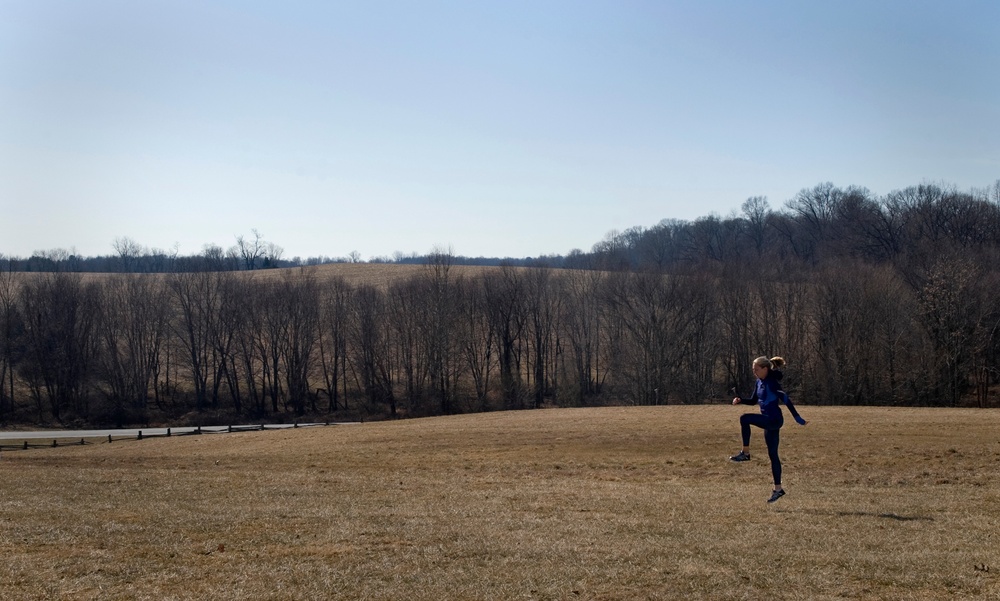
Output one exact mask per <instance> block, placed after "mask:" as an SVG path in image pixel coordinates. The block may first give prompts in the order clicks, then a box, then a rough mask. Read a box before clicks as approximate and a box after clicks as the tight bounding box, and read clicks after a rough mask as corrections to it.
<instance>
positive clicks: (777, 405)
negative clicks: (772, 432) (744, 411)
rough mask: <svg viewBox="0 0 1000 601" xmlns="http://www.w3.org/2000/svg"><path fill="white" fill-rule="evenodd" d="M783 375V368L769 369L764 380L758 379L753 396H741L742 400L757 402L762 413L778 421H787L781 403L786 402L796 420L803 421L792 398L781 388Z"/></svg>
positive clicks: (747, 402)
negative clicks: (745, 397)
mask: <svg viewBox="0 0 1000 601" xmlns="http://www.w3.org/2000/svg"><path fill="white" fill-rule="evenodd" d="M782 375H784V374H782V373H781V370H778V369H771V370H768V373H767V376H766V377H765V378H764V379H763V380H761V379H758V380H757V385H756V387H755V388H754V392H753V396H752V397H750V398H748V399H744V398H741V399H740V402H742V403H746V404H753V403H757V405H759V406H760V412H761V413H762V414H764V415H765V416H767V417H768V418H770V419H772V420H774V421H776V422H778V423H784V421H785V417H784V415H783V414H782V413H781V403H784V404H785V406H786V407H788V410H789V411H790V412H791V414H792V416H793V417H795V420H796V421H801V419H802V418H801V417H800V416H799V412H798V411H796V410H795V405H793V404H792V400H791V399H790V398H788V395H787V394H786V393H785V391H784V390H783V389H782V388H781V377H782Z"/></svg>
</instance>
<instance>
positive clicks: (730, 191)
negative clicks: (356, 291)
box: [0, 0, 1000, 260]
mask: <svg viewBox="0 0 1000 601" xmlns="http://www.w3.org/2000/svg"><path fill="white" fill-rule="evenodd" d="M997 23H1000V2H996V1H995V0H991V1H985V0H968V1H963V0H957V1H953V2H930V1H920V0H915V1H905V2H904V1H896V0H893V1H878V0H865V1H857V0H846V1H843V2H808V1H807V2H802V1H778V0H760V1H755V2H750V1H735V0H732V1H704V2H700V1H668V0H664V1H661V2H653V1H627V0H617V1H607V2H598V1H589V0H580V1H572V2H571V1H546V0H537V1H532V2H522V1H516V0H515V1H510V2H470V1H466V2H448V1H430V2H391V1H390V2H382V1H373V2H357V3H343V2H308V1H297V0H290V1H286V2H268V1H256V2H237V1H218V0H205V1H198V2H194V1H189V0H175V1H170V2H166V1H159V0H152V1H143V2H126V1H121V0H117V1H112V0H93V1H86V2H84V1H52V0H33V1H23V0H0V224H2V227H0V254H3V255H7V256H19V257H28V256H30V255H31V254H32V253H34V252H35V251H40V250H41V251H45V250H51V249H57V248H59V249H66V250H69V251H72V252H74V253H76V254H79V255H83V256H97V255H109V254H113V253H114V250H113V247H112V244H113V242H114V240H115V239H116V238H121V237H128V238H130V239H132V240H134V241H136V242H138V243H139V244H141V245H143V246H145V247H148V248H151V249H160V250H166V251H169V250H172V249H176V250H177V251H178V252H179V253H180V254H182V255H193V254H198V253H199V252H201V249H202V247H203V246H204V245H206V244H214V245H218V246H222V247H223V248H228V247H230V246H232V245H233V244H234V243H235V239H236V236H238V235H244V236H249V235H250V234H251V231H252V230H257V231H258V232H259V233H260V234H261V235H262V236H263V238H264V240H266V241H268V242H273V243H275V244H277V245H279V246H281V247H282V248H283V249H284V258H286V259H290V258H293V257H301V258H302V259H305V258H307V257H320V256H326V257H343V256H347V255H348V254H350V253H352V252H357V253H358V254H359V255H360V256H361V258H362V259H365V260H367V259H369V258H372V257H391V256H392V255H393V254H394V253H396V252H402V253H404V254H410V253H418V254H424V253H427V252H430V251H431V250H433V249H435V248H439V249H440V248H450V249H451V251H452V252H453V253H455V254H456V255H462V256H468V257H475V256H496V257H531V256H540V255H555V254H566V253H568V252H570V251H571V250H573V249H580V250H583V251H589V250H590V249H591V247H592V246H593V244H594V243H596V242H599V241H600V240H602V239H603V238H604V237H605V235H606V234H607V233H608V232H609V231H612V230H619V231H621V230H625V229H628V228H630V227H633V226H641V227H652V226H654V225H656V224H657V223H658V222H660V221H661V220H663V219H682V220H689V221H691V220H695V219H697V218H699V217H705V216H708V215H710V214H716V215H719V216H727V215H729V214H732V213H734V212H738V211H739V210H740V206H741V204H742V203H743V202H744V201H745V200H746V199H747V198H749V197H751V196H766V197H767V199H768V201H769V202H770V205H771V207H772V208H773V209H780V208H782V207H783V206H784V204H785V203H786V202H787V201H788V200H789V199H791V198H793V197H794V196H795V194H796V193H797V192H799V191H800V190H802V189H804V188H811V187H813V186H815V185H817V184H820V183H823V182H828V181H829V182H832V183H833V184H835V185H837V186H840V187H847V186H851V185H855V186H863V187H867V188H868V189H869V190H871V191H872V192H873V193H874V194H876V195H884V194H887V193H889V192H891V191H893V190H898V189H902V188H905V187H908V186H914V185H919V184H922V183H935V184H942V185H947V186H954V187H956V188H958V189H959V190H961V191H968V190H971V189H981V188H985V187H988V186H990V185H992V184H994V182H996V181H997V180H1000V77H998V75H997V74H998V73H1000V36H998V35H997V34H996V28H997Z"/></svg>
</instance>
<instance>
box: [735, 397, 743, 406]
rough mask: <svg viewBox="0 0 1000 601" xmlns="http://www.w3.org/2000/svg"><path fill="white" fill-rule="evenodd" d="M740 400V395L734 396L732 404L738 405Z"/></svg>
mask: <svg viewBox="0 0 1000 601" xmlns="http://www.w3.org/2000/svg"><path fill="white" fill-rule="evenodd" d="M741 400H743V399H741V398H740V397H736V398H735V399H733V404H734V405H739V404H740V401H741Z"/></svg>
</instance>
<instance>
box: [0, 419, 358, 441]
mask: <svg viewBox="0 0 1000 601" xmlns="http://www.w3.org/2000/svg"><path fill="white" fill-rule="evenodd" d="M346 423H354V422H345V423H337V424H333V423H331V424H329V425H331V426H333V425H345V424H346ZM325 425H327V424H323V423H315V424H312V423H311V424H298V425H296V424H267V425H266V426H264V429H265V430H281V429H287V428H296V427H297V428H305V427H308V426H325ZM231 427H232V431H233V432H237V431H240V430H260V429H261V425H260V424H256V425H243V426H231ZM229 429H230V426H201V431H202V433H204V434H217V433H220V432H229ZM167 430H170V434H171V435H174V436H177V435H182V434H191V433H192V432H195V431H196V430H198V427H196V426H185V427H183V428H131V429H129V428H126V429H120V430H37V431H34V432H22V431H16V430H13V431H3V432H0V440H29V439H30V440H33V439H37V438H47V439H49V440H54V439H57V438H107V437H108V436H110V437H112V438H138V437H139V433H140V432H142V435H143V436H166V434H167Z"/></svg>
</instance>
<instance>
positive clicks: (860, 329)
mask: <svg viewBox="0 0 1000 601" xmlns="http://www.w3.org/2000/svg"><path fill="white" fill-rule="evenodd" d="M991 194H992V196H991ZM998 196H1000V186H997V187H995V189H991V191H985V192H982V193H980V194H970V193H958V192H955V191H949V190H946V189H942V188H939V187H935V186H921V187H917V188H913V189H908V190H905V191H901V192H898V193H893V194H891V195H889V196H887V197H885V198H872V197H871V195H870V194H867V192H866V191H865V190H863V189H855V188H850V189H847V190H841V189H837V188H835V187H833V186H832V185H829V184H822V185H820V186H816V187H815V188H813V189H810V190H804V191H803V192H801V193H800V194H799V195H798V196H796V198H795V199H793V200H791V201H789V203H788V205H787V206H786V208H785V210H784V211H780V212H776V211H772V210H771V209H770V208H769V206H768V204H767V201H766V199H763V198H759V197H757V198H751V199H748V200H747V202H746V203H744V205H743V214H742V215H734V216H732V217H730V218H727V219H719V218H715V217H711V218H705V219H702V220H699V221H696V222H694V223H686V222H664V223H661V224H660V225H659V226H657V227H655V228H651V229H650V230H639V229H636V230H633V231H630V232H627V233H626V234H613V235H609V237H608V238H607V239H606V240H605V241H604V242H602V243H600V244H598V245H597V246H595V248H594V250H593V252H592V253H590V254H589V255H586V256H584V255H582V254H581V255H578V256H577V257H576V260H579V261H583V260H584V259H586V260H587V261H588V262H590V263H591V266H592V267H601V269H553V268H549V267H534V268H523V267H513V266H502V267H498V268H490V269H484V270H482V271H481V272H478V273H477V275H475V276H466V277H459V276H457V275H456V274H455V273H454V270H453V269H452V265H453V262H454V257H452V256H451V255H450V254H447V253H436V254H432V255H431V256H430V257H429V260H428V261H427V266H426V268H425V269H424V270H423V272H422V273H420V274H419V275H416V276H413V277H411V278H409V279H405V280H400V281H396V282H393V283H391V284H389V285H388V286H386V287H384V288H382V287H376V286H374V285H368V284H364V285H358V286H354V285H350V284H348V283H347V282H346V281H345V280H343V279H330V280H318V279H316V278H315V277H314V276H313V275H310V273H311V272H308V271H305V270H301V269H291V270H286V271H285V272H284V273H283V274H282V277H277V278H273V277H272V278H258V277H255V276H254V273H253V272H252V271H251V272H249V273H234V272H229V271H196V272H189V273H170V274H159V275H152V274H147V275H142V274H118V275H114V276H106V277H100V278H98V277H87V276H82V275H80V274H75V273H67V272H57V273H46V274H17V273H14V272H11V271H0V416H2V419H3V420H5V421H9V420H22V421H24V420H33V421H43V422H44V421H50V420H56V421H72V420H79V421H81V422H89V423H111V422H114V423H119V424H123V423H126V422H129V423H136V422H143V421H148V420H150V419H157V418H159V417H161V416H162V417H177V416H183V415H185V414H188V413H190V412H195V413H196V414H199V415H204V414H205V413H212V412H218V413H222V414H225V415H239V416H244V417H247V418H253V419H267V418H286V417H288V416H302V415H307V414H309V415H323V414H337V413H343V412H350V413H351V414H355V415H377V416H384V415H389V416H399V415H428V414H442V413H454V412H467V411H486V410H495V409H522V408H533V407H541V406H548V405H555V406H581V405H590V404H619V403H621V404H657V403H678V402H680V403H697V402H705V401H706V400H713V399H716V400H717V399H724V398H726V397H728V396H729V390H730V389H731V388H733V387H737V388H742V389H743V390H745V389H746V388H745V387H747V386H748V385H749V383H750V381H751V375H750V373H749V361H750V359H752V358H753V357H754V356H757V355H761V354H782V355H784V356H786V357H787V358H788V359H789V363H790V365H789V369H788V376H787V380H786V388H787V389H789V391H790V392H791V393H792V394H793V395H796V396H797V397H799V400H801V401H803V402H806V403H815V404H891V405H959V404H974V405H978V406H986V405H991V404H995V392H993V383H994V382H995V381H996V379H997V375H998V370H1000V365H998V353H997V351H998V349H1000V340H998V337H997V334H998V329H1000V301H998V299H997V296H996V294H995V290H996V289H997V283H998V281H997V280H998V270H997V265H998V262H997V260H996V259H997V255H998V253H997V251H998V249H1000V206H998V202H997V201H998Z"/></svg>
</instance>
